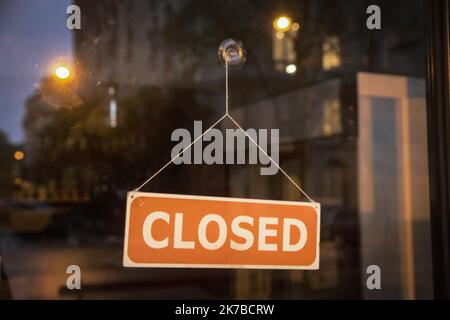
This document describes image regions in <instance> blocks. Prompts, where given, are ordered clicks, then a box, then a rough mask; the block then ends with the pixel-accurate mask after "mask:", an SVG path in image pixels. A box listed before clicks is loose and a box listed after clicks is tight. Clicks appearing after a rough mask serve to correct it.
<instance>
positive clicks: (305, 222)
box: [123, 192, 320, 269]
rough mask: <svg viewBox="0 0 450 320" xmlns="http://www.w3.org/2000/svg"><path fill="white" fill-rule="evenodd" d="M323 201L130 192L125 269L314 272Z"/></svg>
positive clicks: (317, 264)
mask: <svg viewBox="0 0 450 320" xmlns="http://www.w3.org/2000/svg"><path fill="white" fill-rule="evenodd" d="M319 236H320V205H319V204H318V203H305V202H293V201H268V200H255V199H236V198H220V197H204V196H188V195H172V194H158V193H143V192H130V193H128V200H127V215H126V227H125V241H124V257H123V264H124V266H126V267H180V268H185V267H189V268H258V269H318V268H319V242H320V240H319V239H320V237H319Z"/></svg>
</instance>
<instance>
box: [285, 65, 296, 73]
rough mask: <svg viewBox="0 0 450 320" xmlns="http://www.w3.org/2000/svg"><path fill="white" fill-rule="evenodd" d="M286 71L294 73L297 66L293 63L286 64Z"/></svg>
mask: <svg viewBox="0 0 450 320" xmlns="http://www.w3.org/2000/svg"><path fill="white" fill-rule="evenodd" d="M285 70H286V73H288V74H294V73H296V72H297V66H296V65H295V64H289V65H287V66H286V69H285Z"/></svg>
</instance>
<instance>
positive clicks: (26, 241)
mask: <svg viewBox="0 0 450 320" xmlns="http://www.w3.org/2000/svg"><path fill="white" fill-rule="evenodd" d="M377 3H378V5H379V7H380V10H381V25H380V26H381V29H371V28H369V27H368V24H367V23H366V22H367V19H369V17H371V15H372V14H368V13H366V10H367V6H368V4H367V1H362V0H346V1H333V2H330V1H328V0H315V1H304V0H285V1H275V0H273V1H260V0H256V1H243V0H242V1H241V0H234V1H225V0H217V1H214V5H211V1H209V0H195V1H194V0H187V1H180V0H164V1H163V0H161V1H158V0H152V1H131V0H120V1H110V0H99V1H88V0H76V1H73V3H72V2H70V1H59V0H58V1H56V0H45V1H35V2H30V1H22V0H20V1H6V2H2V9H1V10H0V12H1V13H0V16H1V19H0V20H1V21H2V23H1V24H2V28H0V51H1V56H2V59H1V61H0V81H1V84H2V85H1V86H0V97H1V99H0V257H1V260H0V262H1V271H2V282H1V289H0V297H1V298H14V299H30V298H39V299H41V298H43V299H71V298H81V299H94V298H149V299H152V298H187V297H189V298H193V299H195V298H232V299H234V298H251V299H266V298H285V299H291V298H297V299H299V298H301V299H303V298H305V299H328V298H331V299H346V298H352V299H429V298H432V297H433V284H432V276H433V274H432V260H431V240H430V238H431V234H430V230H431V228H430V203H429V202H430V200H429V197H430V196H429V189H428V183H429V181H428V180H429V176H428V169H429V163H428V143H427V142H428V141H427V122H426V120H427V116H426V93H427V92H426V86H425V81H426V77H427V73H426V70H427V69H426V40H427V36H428V35H426V34H425V32H424V30H425V28H424V24H425V22H424V21H425V16H424V14H425V13H424V12H425V10H424V6H425V0H396V1H387V0H382V1H377ZM72 4H74V5H77V6H78V7H79V8H80V14H81V22H80V28H79V29H77V28H75V29H73V30H69V29H70V28H68V26H67V25H66V20H68V19H69V18H70V16H71V14H67V13H66V10H67V7H68V6H69V5H72ZM375 18H376V17H375ZM228 38H233V39H238V40H240V41H242V43H243V45H244V47H245V48H246V50H247V56H246V58H247V62H246V63H245V65H244V66H243V67H242V68H240V69H232V70H230V72H229V99H230V100H229V104H230V114H232V115H233V117H234V118H235V119H238V120H239V123H240V124H241V126H242V127H244V128H253V129H255V130H259V129H279V163H280V166H281V167H282V168H284V170H285V171H286V172H287V173H288V174H289V175H290V176H291V177H292V179H293V181H295V182H296V183H298V184H299V185H300V186H301V187H302V188H303V189H304V190H305V191H306V192H307V193H308V194H309V195H310V196H311V197H312V198H313V199H314V200H316V201H318V202H320V203H321V206H322V213H321V230H320V233H321V237H320V241H321V245H320V269H319V270H302V271H292V270H248V269H238V270H230V269H211V270H208V272H205V271H204V270H202V269H189V271H188V272H186V270H185V269H179V268H178V269H177V268H174V269H149V268H143V269H129V268H124V267H123V266H122V250H123V239H124V228H125V202H126V195H127V192H128V191H130V190H133V189H134V188H136V187H137V186H139V185H140V184H141V183H142V182H144V181H145V180H146V179H147V178H148V177H150V176H151V175H153V174H154V173H155V172H156V171H157V170H158V169H159V168H160V167H161V166H163V165H164V164H165V163H166V162H167V161H168V160H170V157H171V150H172V148H173V147H174V145H175V142H174V141H171V134H172V132H173V131H174V130H175V129H177V128H186V129H187V130H189V131H190V132H193V130H194V121H196V120H197V121H202V124H203V130H205V129H206V128H208V127H209V126H210V125H211V124H213V123H214V122H215V121H216V119H217V118H218V117H220V116H221V115H222V114H223V110H224V104H225V69H224V67H223V66H222V64H221V63H220V62H219V61H218V59H217V50H218V47H219V44H220V43H221V42H222V41H223V40H225V39H228ZM228 128H233V129H234V128H235V127H234V124H233V123H232V122H231V121H225V122H223V123H221V124H220V126H219V129H221V130H225V129H228ZM143 191H149V192H150V191H151V192H164V193H174V194H191V195H207V196H224V197H242V198H256V199H273V200H291V201H299V200H303V201H305V198H304V197H302V195H301V194H300V193H299V192H298V190H297V189H296V188H295V187H294V186H293V185H292V184H291V183H290V182H289V180H287V179H286V178H285V177H284V176H283V175H282V174H281V173H280V172H278V174H276V175H267V176H263V175H261V174H260V165H258V164H256V165H253V164H235V165H231V164H225V165H220V164H214V165H206V164H193V165H170V166H169V167H167V169H166V170H165V171H164V172H162V173H161V174H160V175H159V176H158V177H157V178H155V179H154V180H152V181H151V183H149V184H148V185H147V186H146V187H145V188H144V189H143ZM71 265H76V266H79V267H80V269H81V270H82V275H83V289H82V290H81V291H71V290H68V289H67V286H66V280H67V277H68V273H66V271H67V268H68V267H69V266H71ZM374 266H375V268H379V270H380V272H381V283H382V287H381V289H380V290H377V289H373V288H372V287H371V286H370V284H368V281H369V282H370V279H369V277H370V275H371V274H372V271H371V270H373V268H374ZM368 279H369V280H368Z"/></svg>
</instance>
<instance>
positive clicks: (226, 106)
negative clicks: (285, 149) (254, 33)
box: [134, 59, 315, 202]
mask: <svg viewBox="0 0 450 320" xmlns="http://www.w3.org/2000/svg"><path fill="white" fill-rule="evenodd" d="M228 98H229V97H228V61H227V60H226V59H225V114H224V115H223V116H222V117H221V118H220V119H219V120H217V121H216V122H215V123H214V124H213V125H212V126H211V127H209V128H208V129H207V130H206V131H205V132H203V133H202V134H201V135H200V136H198V137H197V138H196V139H195V140H194V141H192V143H191V144H189V145H188V146H187V147H186V148H184V149H183V150H182V151H181V152H179V153H178V154H177V155H176V156H175V157H173V158H172V159H170V161H169V162H167V163H166V164H165V165H163V166H162V167H161V168H160V169H159V170H158V171H156V172H155V173H154V174H153V175H152V176H151V177H150V178H148V179H147V180H146V181H145V182H144V183H143V184H141V185H140V186H139V187H138V188H136V189H135V190H134V191H139V190H140V189H141V188H142V187H143V186H145V185H146V184H147V183H149V182H150V181H151V180H153V178H155V177H156V176H157V175H158V174H160V173H161V172H162V171H163V170H164V169H166V168H167V166H169V165H170V164H171V163H172V162H174V161H175V160H176V159H177V158H178V157H179V156H181V155H182V154H183V153H184V152H185V151H186V150H188V149H189V148H191V147H192V146H193V145H194V144H195V143H196V142H197V141H198V140H200V139H201V138H202V137H203V136H204V135H205V134H207V133H208V132H209V131H210V130H211V129H213V128H214V127H215V126H216V125H218V124H219V123H220V122H222V120H223V119H225V118H227V117H228V118H229V119H230V120H231V121H232V122H233V123H234V124H235V125H236V126H237V127H238V128H239V129H240V130H241V131H242V132H244V134H245V135H246V136H247V137H248V139H249V140H250V141H251V142H252V143H254V144H255V145H256V146H257V147H258V149H259V150H260V151H261V152H262V153H263V154H264V155H265V156H266V157H267V158H269V160H270V161H271V162H272V163H273V164H274V165H275V166H276V167H277V168H278V170H280V171H281V173H283V175H284V176H285V177H286V178H288V180H289V181H290V182H291V183H292V184H293V185H294V186H295V187H296V188H297V189H298V190H299V191H300V192H301V193H302V194H303V195H304V196H305V197H306V198H307V199H308V200H309V201H310V202H315V201H314V200H313V199H311V197H310V196H308V194H307V193H306V192H305V191H303V189H302V188H301V187H300V186H299V185H298V184H297V183H296V182H295V181H294V179H292V178H291V177H290V176H289V175H288V174H287V173H286V171H284V170H283V168H281V167H280V166H279V165H278V163H277V162H276V161H275V160H273V159H272V157H271V156H269V155H268V154H267V152H266V151H265V150H264V149H263V148H262V147H261V146H260V145H259V144H258V142H256V141H255V140H254V139H253V138H252V137H251V136H250V135H249V134H248V133H247V131H245V130H244V129H243V128H242V127H241V126H240V125H239V123H237V121H236V120H234V119H233V117H231V116H230V115H229V114H228Z"/></svg>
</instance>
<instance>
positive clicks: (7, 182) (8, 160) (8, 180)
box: [0, 130, 14, 198]
mask: <svg viewBox="0 0 450 320" xmlns="http://www.w3.org/2000/svg"><path fill="white" fill-rule="evenodd" d="M13 153H14V147H13V145H11V144H10V143H9V142H8V138H7V136H6V134H5V133H4V132H3V131H1V130H0V198H7V197H9V196H11V194H12V191H13V189H14V182H13V176H12V166H13V161H14V158H13Z"/></svg>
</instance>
